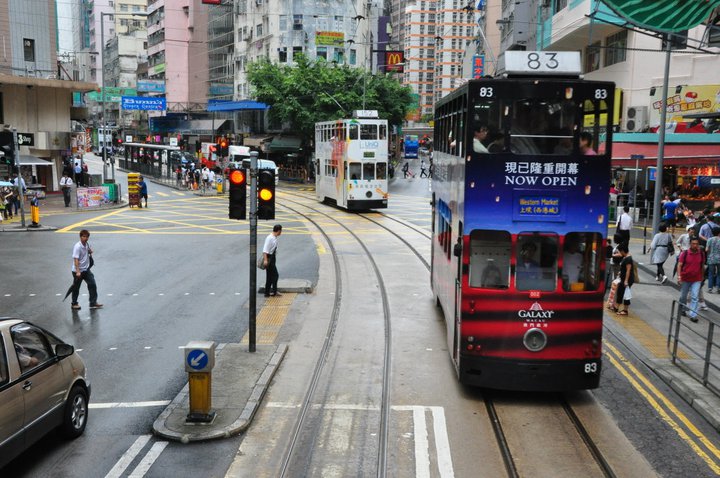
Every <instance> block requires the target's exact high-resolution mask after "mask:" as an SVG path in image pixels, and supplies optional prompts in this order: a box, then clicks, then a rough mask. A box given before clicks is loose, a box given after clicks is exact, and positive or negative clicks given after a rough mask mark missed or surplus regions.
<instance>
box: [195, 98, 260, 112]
mask: <svg viewBox="0 0 720 478" xmlns="http://www.w3.org/2000/svg"><path fill="white" fill-rule="evenodd" d="M266 109H268V105H266V104H265V103H260V102H259V101H253V100H242V101H217V100H210V101H208V106H207V110H208V111H263V110H266Z"/></svg>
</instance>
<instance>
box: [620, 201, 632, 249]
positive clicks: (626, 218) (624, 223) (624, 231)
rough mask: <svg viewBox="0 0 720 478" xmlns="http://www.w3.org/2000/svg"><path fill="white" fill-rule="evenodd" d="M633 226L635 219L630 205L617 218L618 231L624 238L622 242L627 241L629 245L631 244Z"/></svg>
mask: <svg viewBox="0 0 720 478" xmlns="http://www.w3.org/2000/svg"><path fill="white" fill-rule="evenodd" d="M632 228H633V220H632V217H630V207H629V206H625V207H624V208H623V212H622V214H620V217H618V220H617V233H618V234H620V237H621V238H622V241H621V242H625V243H627V244H628V245H629V244H630V231H631V230H632Z"/></svg>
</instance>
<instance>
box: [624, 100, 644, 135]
mask: <svg viewBox="0 0 720 478" xmlns="http://www.w3.org/2000/svg"><path fill="white" fill-rule="evenodd" d="M647 124H648V108H647V106H630V107H628V109H627V110H626V111H625V130H626V131H630V132H639V131H642V130H644V129H645V128H646V127H647Z"/></svg>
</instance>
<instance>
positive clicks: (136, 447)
mask: <svg viewBox="0 0 720 478" xmlns="http://www.w3.org/2000/svg"><path fill="white" fill-rule="evenodd" d="M150 437H152V435H141V436H139V437H138V438H137V440H135V443H133V444H132V445H130V448H128V449H127V451H126V452H125V453H124V454H123V456H121V457H120V459H119V460H118V461H117V463H115V466H113V467H112V469H111V470H110V471H109V472H108V474H107V475H105V478H120V476H122V474H123V472H124V471H125V468H127V467H128V466H129V465H130V463H132V462H133V460H134V459H135V457H136V456H137V455H138V453H140V450H142V449H143V447H144V446H145V445H146V444H147V442H148V441H150Z"/></svg>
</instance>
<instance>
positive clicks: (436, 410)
mask: <svg viewBox="0 0 720 478" xmlns="http://www.w3.org/2000/svg"><path fill="white" fill-rule="evenodd" d="M429 408H430V410H432V415H433V430H434V431H435V451H436V453H437V457H438V468H439V469H440V476H441V477H442V478H453V477H454V476H455V471H453V465H452V455H451V454H450V440H449V439H448V434H447V424H446V423H445V409H444V408H443V407H429Z"/></svg>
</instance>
